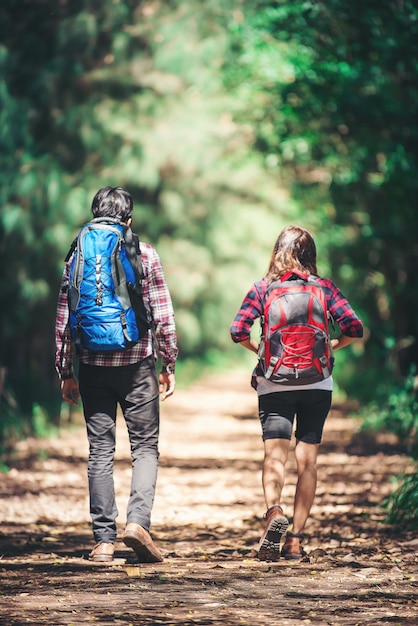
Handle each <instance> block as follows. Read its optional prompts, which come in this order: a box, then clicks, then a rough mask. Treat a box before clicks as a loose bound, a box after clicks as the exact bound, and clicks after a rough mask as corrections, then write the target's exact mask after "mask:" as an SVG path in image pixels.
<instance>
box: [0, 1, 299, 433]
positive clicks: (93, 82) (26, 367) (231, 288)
mask: <svg viewBox="0 0 418 626" xmlns="http://www.w3.org/2000/svg"><path fill="white" fill-rule="evenodd" d="M234 6H235V3H234V2H233V1H231V2H220V1H218V0H210V1H209V2H207V3H205V5H204V6H203V7H202V5H201V4H200V3H198V2H197V1H195V0H190V2H181V1H180V0H179V1H173V2H170V3H168V4H167V3H166V4H162V3H159V2H145V1H144V2H137V1H135V2H133V1H126V0H124V1H122V0H120V1H119V0H104V1H101V2H97V1H94V0H78V1H76V2H69V1H65V0H63V1H62V2H60V3H58V4H57V3H56V2H55V1H53V0H26V1H25V0H24V1H23V2H15V1H13V0H5V2H3V3H2V5H1V7H0V59H1V63H2V72H1V79H0V80H1V87H0V98H1V99H2V104H3V105H4V106H2V108H1V113H0V114H1V115H2V118H1V120H2V131H1V132H2V135H1V141H2V148H3V149H2V152H1V157H0V158H1V159H2V168H1V170H0V190H1V191H0V193H1V194H2V196H1V197H2V203H1V206H0V262H1V263H2V267H3V268H5V270H4V272H3V273H2V279H1V284H0V296H1V300H2V302H7V307H2V308H1V309H0V342H1V343H0V346H1V355H0V366H2V367H4V368H6V369H7V377H6V383H5V384H6V386H8V389H9V391H10V392H12V395H13V396H14V397H15V398H16V401H17V404H18V405H19V409H13V411H14V412H16V410H17V411H19V412H20V414H23V415H24V416H26V417H27V418H28V419H30V420H31V423H32V426H33V427H36V423H37V422H36V420H35V414H38V413H39V411H38V409H36V406H37V405H40V406H42V407H44V409H46V410H47V411H48V412H49V415H50V416H55V415H57V412H58V411H57V405H58V404H59V402H60V400H59V394H58V392H57V385H56V376H55V373H54V371H53V350H54V345H53V326H54V314H55V302H56V294H57V289H58V284H59V278H60V273H61V269H62V260H63V258H64V255H65V253H66V250H67V249H68V246H69V243H70V242H71V240H72V238H73V236H74V234H75V232H76V231H77V229H78V227H79V226H80V224H81V223H82V222H84V221H86V220H87V219H88V218H89V207H90V202H91V198H92V196H93V194H94V193H95V192H96V191H97V189H98V188H100V187H101V186H103V185H107V184H114V185H116V184H121V185H124V186H126V187H127V188H128V189H129V190H130V191H131V193H132V194H133V196H134V201H135V205H136V211H135V215H134V227H135V229H136V230H137V231H138V232H139V234H140V236H141V237H143V238H144V239H147V240H149V241H151V243H153V244H155V245H156V246H157V248H158V250H159V252H160V254H161V257H162V260H163V262H164V266H165V268H166V272H167V279H168V282H169V285H170V287H171V290H172V292H173V297H174V304H175V309H176V314H177V323H178V331H179V341H180V347H181V355H182V357H183V358H184V357H185V356H198V357H199V358H205V355H206V354H208V353H209V352H210V353H211V354H212V353H213V350H214V349H215V350H224V349H226V348H227V347H230V345H231V343H230V339H229V333H228V327H229V322H230V320H231V318H232V316H233V314H234V312H235V309H236V307H237V305H238V302H239V299H240V298H241V295H242V293H243V291H244V289H245V288H246V287H247V284H248V282H249V281H250V280H252V279H253V278H255V277H256V276H257V275H258V274H259V273H260V272H261V271H262V269H264V267H263V268H261V267H257V262H256V263H254V258H260V259H261V260H262V261H261V262H262V263H263V265H264V259H265V256H264V255H257V251H258V250H260V249H263V248H264V247H265V245H266V242H267V241H268V240H269V233H268V232H266V231H265V229H264V228H262V225H263V223H264V224H268V223H269V220H270V216H271V214H272V212H273V213H275V214H276V216H279V219H280V214H281V212H283V210H284V208H285V207H286V206H287V203H288V199H287V197H286V195H285V194H283V193H282V194H279V193H278V192H277V191H276V190H275V192H274V193H272V192H271V188H269V183H268V176H267V175H266V174H265V172H264V171H263V168H262V164H260V162H259V161H258V160H257V159H251V158H249V156H248V144H249V142H250V139H251V138H250V137H249V136H248V135H246V134H242V133H241V132H240V129H238V128H237V126H236V125H235V124H234V123H233V121H232V114H231V108H233V107H232V104H233V102H232V100H231V99H230V98H229V95H228V93H227V91H226V89H225V87H224V85H223V83H222V76H221V72H220V68H221V67H222V63H223V55H224V52H225V49H226V46H227V43H228V39H227V34H228V24H229V23H230V21H231V20H232V21H233V20H234V16H233V10H234ZM263 215H265V219H264V220H263V219H260V217H263ZM271 223H273V220H272V219H271ZM274 228H275V229H276V228H277V226H274ZM268 245H270V241H268ZM3 407H4V405H2V410H3ZM9 408H10V407H9ZM35 409H36V410H35Z"/></svg>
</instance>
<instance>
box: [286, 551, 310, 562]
mask: <svg viewBox="0 0 418 626" xmlns="http://www.w3.org/2000/svg"><path fill="white" fill-rule="evenodd" d="M305 556H306V552H305V551H304V550H302V552H293V553H292V552H282V557H283V558H284V559H286V561H300V559H303V557H305Z"/></svg>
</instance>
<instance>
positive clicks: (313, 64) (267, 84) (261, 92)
mask: <svg viewBox="0 0 418 626" xmlns="http://www.w3.org/2000/svg"><path fill="white" fill-rule="evenodd" d="M417 18H418V10H417V8H416V6H415V5H414V4H413V3H411V2H406V3H404V4H403V5H402V11H399V6H398V3H397V2H396V1H395V0H393V1H392V0H387V1H386V2H384V3H380V4H379V5H378V4H376V3H368V4H367V5H364V3H360V2H359V1H358V0H354V1H353V0H332V1H331V2H326V3H325V2H315V3H314V2H306V1H303V0H299V1H296V2H292V3H289V2H285V1H283V0H280V1H279V2H275V3H273V2H265V1H260V2H256V3H252V5H251V7H247V9H246V19H243V20H242V21H241V23H240V24H238V25H235V28H234V29H233V32H232V35H231V36H232V39H233V42H234V43H233V45H232V46H231V67H230V69H229V71H228V72H227V73H226V77H227V81H228V83H227V84H228V86H229V88H230V89H232V90H234V91H235V93H236V94H237V96H238V101H239V105H238V106H237V120H239V121H240V122H241V123H243V124H244V123H245V124H246V125H247V126H248V125H250V127H251V132H252V133H253V137H254V148H255V149H256V150H258V151H259V152H260V153H261V154H262V155H263V156H264V157H265V163H266V167H268V168H270V170H272V171H276V172H277V176H278V177H280V180H282V181H284V182H285V184H286V185H288V186H291V188H292V196H293V198H294V199H295V200H296V201H297V202H298V204H299V206H300V215H299V219H300V220H301V222H302V223H304V224H305V225H307V226H308V227H310V228H311V229H312V230H313V232H314V234H315V235H316V236H317V241H318V242H319V244H320V246H319V249H320V250H321V249H324V250H325V251H326V252H327V257H328V258H327V261H328V267H329V271H330V274H331V275H332V276H333V277H334V279H335V280H336V282H337V283H338V284H339V285H340V286H341V287H342V288H343V291H346V292H347V295H349V297H350V300H352V302H353V303H354V304H355V308H356V309H357V310H359V312H360V313H361V314H362V317H363V320H364V322H365V324H366V327H367V350H366V351H365V353H364V358H362V360H361V362H359V363H358V366H359V380H361V379H362V378H363V377H367V376H370V371H371V370H372V371H373V370H376V367H377V366H378V364H382V363H383V364H384V367H383V370H382V368H379V378H381V377H382V376H383V377H385V378H387V379H389V378H392V377H393V376H396V377H398V378H399V379H400V378H401V377H402V375H405V374H406V372H407V371H408V368H409V365H410V364H411V363H417V362H418V342H417V336H418V328H417V323H418V321H417V320H418V318H417V316H416V314H415V311H416V308H417V306H418V284H417V281H418V277H417V272H416V267H417V260H418V259H417V256H418V249H417V246H416V235H415V232H416V230H417V222H418V217H417V212H416V207H415V204H416V200H415V198H416V196H417V191H418V189H417V185H418V180H417V177H416V176H414V174H413V172H415V171H416V169H417V165H418V163H417V145H418V141H417V140H418V136H417V133H418V131H417V127H416V124H415V122H414V119H415V117H416V113H417V104H418V86H417V82H416V81H415V80H414V79H413V77H414V76H415V74H416V64H417V62H418V19H417ZM236 59H238V61H239V62H238V64H237V63H234V61H235V60H236ZM357 383H358V380H356V379H353V385H352V389H353V390H356V393H357V392H358V391H359V387H358V384H357ZM373 388H374V385H368V387H364V388H363V391H364V397H366V398H368V399H370V395H371V392H373ZM360 390H361V388H360Z"/></svg>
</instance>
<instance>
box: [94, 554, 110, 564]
mask: <svg viewBox="0 0 418 626" xmlns="http://www.w3.org/2000/svg"><path fill="white" fill-rule="evenodd" d="M89 561H93V562H95V563H110V561H113V556H107V555H101V556H89Z"/></svg>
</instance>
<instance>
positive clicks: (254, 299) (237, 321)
mask: <svg viewBox="0 0 418 626" xmlns="http://www.w3.org/2000/svg"><path fill="white" fill-rule="evenodd" d="M262 313H263V304H262V295H261V293H260V290H259V289H258V285H257V283H254V284H253V286H252V287H251V289H250V290H249V291H248V293H247V295H246V296H245V298H244V300H243V301H242V304H241V307H240V309H239V310H238V313H237V314H236V315H235V317H234V320H233V322H232V324H231V327H230V333H231V339H232V341H234V342H235V343H240V342H241V341H244V340H245V339H249V338H250V334H251V328H252V326H253V324H254V322H255V320H256V319H257V318H259V317H260V316H261V315H262Z"/></svg>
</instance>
